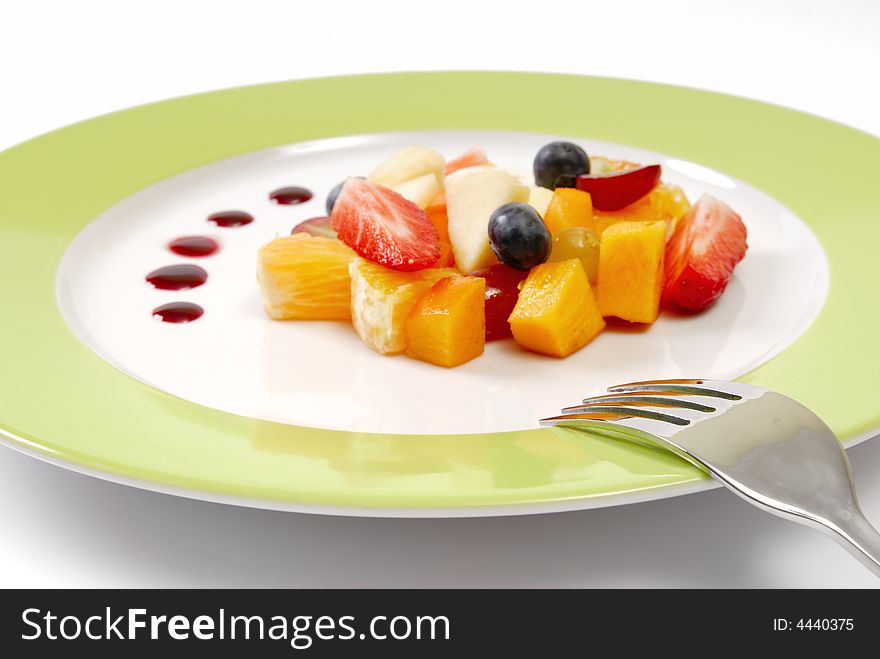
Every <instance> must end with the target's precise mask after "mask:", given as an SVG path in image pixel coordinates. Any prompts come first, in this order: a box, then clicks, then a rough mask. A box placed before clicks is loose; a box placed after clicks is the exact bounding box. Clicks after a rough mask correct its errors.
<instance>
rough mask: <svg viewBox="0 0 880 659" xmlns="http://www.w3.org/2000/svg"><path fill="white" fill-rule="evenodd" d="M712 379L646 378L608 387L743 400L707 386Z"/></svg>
mask: <svg viewBox="0 0 880 659" xmlns="http://www.w3.org/2000/svg"><path fill="white" fill-rule="evenodd" d="M709 382H712V383H713V384H714V381H712V380H695V379H692V380H646V381H644V382H630V383H628V384H619V385H616V386H614V387H608V391H610V392H611V393H616V394H617V393H640V392H645V393H651V392H656V393H664V394H688V395H691V396H708V397H711V398H723V399H725V400H742V396H740V395H739V394H734V393H731V392H729V391H723V390H721V389H714V388H712V387H707V386H705V384H706V383H709Z"/></svg>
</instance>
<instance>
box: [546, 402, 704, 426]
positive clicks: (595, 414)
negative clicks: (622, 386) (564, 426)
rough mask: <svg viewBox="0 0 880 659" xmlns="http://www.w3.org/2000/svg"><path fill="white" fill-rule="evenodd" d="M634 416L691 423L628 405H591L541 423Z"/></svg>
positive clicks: (677, 422)
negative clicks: (580, 410)
mask: <svg viewBox="0 0 880 659" xmlns="http://www.w3.org/2000/svg"><path fill="white" fill-rule="evenodd" d="M632 418H637V419H649V420H651V421H664V422H666V423H671V424H673V425H676V426H687V425H690V423H691V421H690V419H687V418H684V417H681V416H674V415H672V414H664V413H663V412H655V411H654V410H650V409H645V408H641V407H629V406H626V405H590V406H588V408H587V409H586V410H585V411H582V412H577V413H573V414H563V415H560V416H554V417H549V418H548V419H541V423H542V424H543V425H561V424H560V423H555V424H544V421H548V420H557V421H560V420H561V421H564V420H566V419H570V420H577V419H591V420H594V421H611V422H613V421H620V420H623V419H632Z"/></svg>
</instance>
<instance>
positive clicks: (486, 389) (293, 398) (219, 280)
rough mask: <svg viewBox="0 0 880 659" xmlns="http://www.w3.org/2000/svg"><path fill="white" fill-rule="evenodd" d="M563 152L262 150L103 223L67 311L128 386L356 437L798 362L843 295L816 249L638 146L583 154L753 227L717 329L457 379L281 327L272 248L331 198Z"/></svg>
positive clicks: (751, 203)
mask: <svg viewBox="0 0 880 659" xmlns="http://www.w3.org/2000/svg"><path fill="white" fill-rule="evenodd" d="M552 139H560V138H559V137H557V136H548V135H534V134H526V133H498V132H426V133H407V134H403V133H393V134H382V135H368V136H358V137H345V138H335V139H328V140H321V141H316V142H309V143H301V144H295V145H291V146H285V147H279V148H273V149H268V150H265V151H259V152H255V153H252V154H247V155H243V156H238V157H235V158H230V159H228V160H223V161H220V162H216V163H213V164H210V165H206V166H204V167H200V168H197V169H194V170H191V171H188V172H185V173H182V174H180V175H177V176H174V177H172V178H169V179H166V180H164V181H161V182H159V183H157V184H155V185H152V186H150V187H148V188H145V189H143V190H140V191H138V192H137V193H135V194H133V195H131V196H130V197H127V198H126V199H124V200H123V201H121V202H120V203H118V204H116V205H115V206H113V207H112V208H110V209H108V210H107V211H106V212H104V213H102V214H101V215H100V216H99V217H97V218H96V219H95V220H94V221H93V222H92V223H91V224H89V225H88V226H87V227H86V228H85V229H84V230H83V231H82V232H81V233H80V234H79V235H78V236H77V238H76V239H75V240H74V241H73V242H72V243H71V245H70V247H69V249H68V251H67V253H66V254H65V256H64V258H63V260H62V262H61V264H60V266H59V270H58V279H57V292H58V303H59V307H60V309H61V312H62V315H63V316H64V318H65V320H66V321H67V323H68V324H69V325H70V327H71V328H72V329H73V330H74V332H75V333H76V334H77V335H78V336H79V337H80V339H81V340H82V341H83V342H84V343H85V344H86V345H88V346H89V347H90V348H91V349H92V350H94V351H95V352H96V353H97V354H99V355H100V356H101V357H103V358H104V359H106V360H108V361H109V362H111V363H112V364H114V365H115V366H117V367H118V368H120V369H122V370H123V371H125V372H126V373H129V374H130V375H132V376H134V377H136V378H138V379H140V380H143V381H144V382H147V383H148V384H151V385H153V386H155V387H157V388H159V389H162V390H164V391H167V392H169V393H171V394H173V395H175V396H178V397H180V398H183V399H186V400H189V401H192V402H193V403H198V404H201V405H206V406H208V407H212V408H216V409H220V410H224V411H227V412H232V413H235V414H240V415H244V416H250V417H255V418H259V419H266V420H270V421H278V422H282V423H289V424H294V425H302V426H312V427H321V428H334V429H340V430H350V431H356V432H387V433H419V434H421V433H429V434H433V433H482V432H495V431H506V430H519V429H524V428H533V427H535V426H536V425H537V419H539V418H541V417H543V416H548V415H551V414H554V413H557V412H558V410H559V408H561V407H563V406H565V405H571V404H574V403H577V402H578V401H579V400H580V399H581V398H583V397H586V396H589V395H594V394H598V393H601V392H602V391H604V389H605V388H606V387H608V386H610V385H613V384H619V383H622V382H628V381H632V380H642V379H655V378H669V377H706V378H722V379H723V378H733V377H736V376H738V375H741V374H743V373H745V372H747V371H749V370H751V369H752V368H754V367H756V366H758V365H760V364H762V363H763V362H766V361H767V360H768V359H770V358H771V357H773V356H774V355H776V354H778V353H779V352H780V351H782V350H783V349H784V348H785V347H786V346H788V345H790V344H791V343H792V342H793V341H794V340H795V339H796V338H797V337H798V336H799V335H800V334H801V333H802V332H803V331H804V330H805V329H806V327H807V326H808V325H809V323H810V322H811V321H812V320H813V319H814V318H815V316H816V314H817V313H818V311H819V309H820V308H821V306H822V304H823V302H824V300H825V295H826V292H827V288H828V267H827V261H826V258H825V255H824V252H823V251H822V248H821V246H820V245H819V243H818V241H817V240H816V238H815V237H814V236H813V234H812V233H811V232H810V231H809V229H807V227H806V226H805V225H804V223H803V222H802V221H801V220H799V219H798V218H797V217H796V216H794V215H793V214H792V213H791V212H790V211H789V210H788V209H786V208H785V207H784V206H782V205H781V204H779V203H778V202H776V201H775V200H773V199H772V198H770V197H768V196H767V195H765V194H763V193H762V192H760V191H758V190H756V189H755V188H753V187H750V186H748V185H746V184H744V183H742V182H741V181H737V180H733V179H731V178H729V177H727V176H725V175H724V174H721V173H720V172H716V171H714V170H710V169H707V168H705V167H702V166H700V165H698V164H695V163H689V162H684V161H681V160H676V159H673V158H671V157H667V156H665V155H662V154H657V153H653V152H648V151H643V150H640V149H635V148H632V147H625V146H621V145H614V144H607V143H601V142H595V141H591V140H585V139H574V140H573V141H576V142H578V143H580V144H582V145H583V146H584V148H586V149H587V151H588V152H589V153H591V154H600V155H607V156H610V157H617V158H625V159H627V160H633V161H636V162H644V163H654V162H660V163H662V164H663V167H664V173H663V178H664V180H666V181H669V182H671V183H675V184H678V185H681V186H682V187H683V188H684V190H685V192H686V193H687V194H688V197H689V198H690V199H691V200H692V201H694V200H695V199H696V198H697V197H698V196H699V195H700V194H702V193H704V192H705V193H710V194H713V195H715V196H716V197H718V198H720V199H722V200H723V201H725V202H726V203H728V204H729V205H730V206H732V207H733V208H734V209H735V210H737V211H738V212H739V213H740V214H741V215H742V217H743V220H744V221H745V223H746V225H747V227H748V232H749V239H748V241H749V250H748V254H747V255H746V258H745V260H744V261H743V262H742V263H741V264H740V265H739V266H738V268H737V270H736V273H735V276H734V278H733V280H732V281H731V283H730V285H729V287H728V290H727V291H726V293H725V294H724V296H723V297H722V298H721V300H720V301H719V302H718V303H717V304H716V305H715V306H714V307H712V308H711V309H710V310H709V311H708V312H706V313H703V314H701V315H697V316H692V317H678V316H673V315H670V314H663V315H661V317H660V319H659V320H658V321H657V322H656V323H655V324H654V325H653V326H651V327H650V328H648V329H646V330H645V331H626V330H623V329H614V328H612V329H610V330H608V331H606V332H604V333H603V334H602V335H601V336H599V337H598V338H597V339H596V340H595V341H593V342H592V343H591V344H590V345H588V346H587V347H586V348H584V349H583V350H581V351H580V352H578V353H576V354H574V355H572V356H570V357H568V358H567V359H562V360H558V359H553V358H549V357H541V356H538V355H533V354H530V353H527V352H524V351H521V350H519V349H518V348H517V347H516V345H515V344H514V343H513V342H512V341H501V342H495V343H491V344H488V345H487V347H486V352H485V354H484V355H483V356H482V357H479V358H477V359H475V360H473V361H471V362H470V363H468V364H465V365H463V366H460V367H458V368H455V369H450V370H447V369H443V368H438V367H434V366H430V365H428V364H424V363H421V362H417V361H414V360H411V359H407V358H406V357H403V356H396V357H387V356H382V355H378V354H376V353H374V352H372V351H371V350H370V349H369V348H367V347H366V346H365V345H364V344H363V343H361V341H360V339H359V338H358V336H357V335H356V334H355V333H354V330H353V329H352V328H351V326H350V325H348V324H346V323H336V322H298V321H288V322H277V321H271V320H269V319H268V318H267V317H266V316H265V315H264V313H263V310H262V305H261V299H260V291H259V289H258V287H257V283H256V280H255V270H256V254H257V249H258V248H259V247H260V246H261V245H262V244H264V243H266V242H268V241H269V240H271V239H272V238H273V237H275V236H278V235H284V234H287V233H289V232H290V230H291V228H292V227H293V226H294V225H295V224H297V223H298V222H299V221H301V220H303V219H306V218H308V217H314V216H318V215H324V198H325V196H326V194H327V192H328V191H329V190H330V188H331V187H333V185H335V184H336V183H337V182H338V181H339V180H341V179H342V178H344V177H345V176H347V175H351V174H365V173H368V172H369V171H370V170H371V169H372V168H373V166H374V165H375V164H376V163H378V162H379V161H380V160H382V159H383V158H385V157H386V156H388V155H390V154H391V153H393V152H394V151H395V150H397V149H399V148H401V147H403V146H406V145H407V144H412V143H418V144H424V145H426V146H430V147H432V148H436V149H438V150H439V151H441V152H442V153H443V154H444V155H445V156H447V157H453V156H455V155H457V154H459V153H461V152H463V151H466V150H467V149H470V148H472V147H474V146H479V147H482V148H483V149H485V151H486V152H487V154H488V155H489V157H490V159H491V160H492V161H493V162H495V163H497V164H499V165H502V166H505V167H509V168H513V169H516V170H522V171H528V170H529V169H530V167H531V161H532V157H533V156H534V154H535V152H536V151H537V149H538V148H540V147H541V146H542V145H543V144H545V143H547V142H548V141H551V140H552ZM287 185H297V186H303V187H306V188H309V189H311V190H312V191H313V192H314V193H315V196H314V199H313V200H312V201H310V202H307V203H305V204H302V205H299V206H286V207H285V206H277V205H274V204H272V203H270V201H269V200H268V193H269V192H270V191H272V190H274V189H276V188H279V187H282V186H287ZM230 209H240V210H244V211H247V212H249V213H250V214H252V215H253V216H254V217H255V218H256V219H255V221H254V222H253V223H252V224H250V225H247V226H244V227H240V228H235V229H221V228H218V227H216V226H215V225H213V224H209V223H208V222H207V221H206V218H207V216H208V215H210V214H211V213H214V212H216V211H221V210H230ZM184 235H208V236H211V237H213V238H216V239H217V240H218V241H219V242H220V245H221V249H220V251H219V253H217V254H216V255H214V256H211V257H208V258H200V259H192V258H184V257H180V256H176V255H174V254H172V253H171V252H170V251H169V250H168V249H167V244H168V242H169V241H170V240H172V239H174V238H177V237H179V236H184ZM174 263H195V264H198V265H200V266H201V267H203V268H204V269H205V270H206V271H207V272H208V277H209V278H208V282H207V283H206V284H205V285H203V286H201V287H199V288H196V289H193V290H190V291H180V292H173V291H160V290H156V289H154V288H153V287H151V286H150V285H149V284H147V283H146V281H145V280H144V277H145V276H146V275H147V273H148V272H150V271H152V270H154V269H155V268H157V267H160V266H164V265H170V264H174ZM178 300H179V301H189V302H194V303H196V304H199V305H201V306H202V307H203V308H204V309H205V314H204V316H202V317H201V318H200V319H198V320H197V321H195V322H192V323H189V324H184V325H174V324H169V323H162V322H159V321H157V320H155V319H154V318H153V317H152V316H151V312H152V310H153V308H155V307H157V306H159V305H161V304H164V303H166V302H172V301H178Z"/></svg>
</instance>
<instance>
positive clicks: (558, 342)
mask: <svg viewBox="0 0 880 659" xmlns="http://www.w3.org/2000/svg"><path fill="white" fill-rule="evenodd" d="M508 320H509V322H510V329H511V331H512V332H513V338H514V340H515V341H516V342H517V343H518V344H519V345H520V346H522V347H523V348H526V349H528V350H532V351H534V352H540V353H542V354H545V355H551V356H552V357H567V356H568V355H570V354H571V353H573V352H575V351H577V350H580V349H581V348H583V347H584V346H585V345H587V344H588V343H589V342H590V341H592V340H593V339H594V338H595V337H596V336H597V335H598V334H599V333H600V332H601V331H602V330H603V329H604V328H605V320H604V319H603V318H602V314H601V313H599V307H598V305H597V304H596V299H595V297H594V296H593V291H592V289H591V288H590V281H589V280H588V279H587V274H586V272H584V268H583V266H582V265H581V262H580V260H579V259H568V260H566V261H557V262H553V263H543V264H541V265H539V266H537V267H535V268H532V271H531V272H530V273H529V276H528V277H527V278H526V280H525V282H524V284H523V287H522V290H521V291H520V293H519V299H518V300H517V303H516V306H515V307H514V308H513V313H511V314H510V318H509V319H508Z"/></svg>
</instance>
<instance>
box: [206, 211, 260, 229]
mask: <svg viewBox="0 0 880 659" xmlns="http://www.w3.org/2000/svg"><path fill="white" fill-rule="evenodd" d="M253 221H254V216H253V215H251V214H250V213H245V212H244V211H220V212H219V213H213V214H211V215H209V216H208V222H213V223H214V224H216V225H217V226H218V227H225V228H234V227H243V226H244V225H245V224H250V223H251V222H253Z"/></svg>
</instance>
